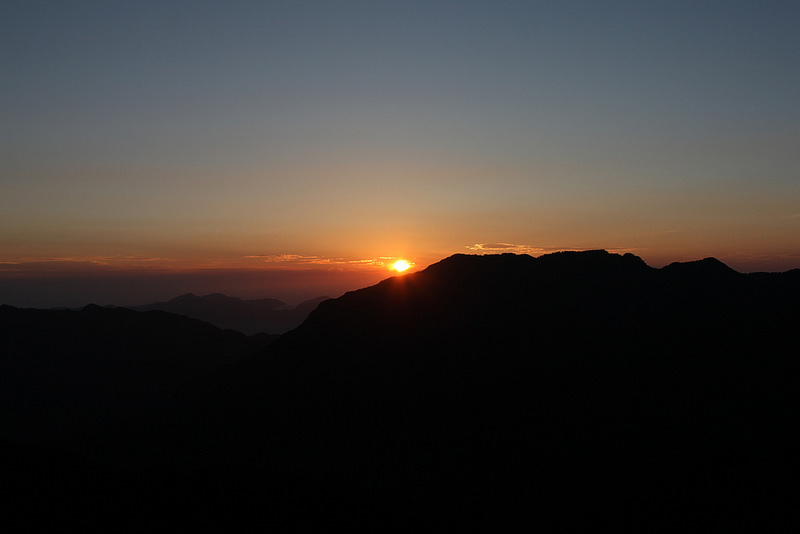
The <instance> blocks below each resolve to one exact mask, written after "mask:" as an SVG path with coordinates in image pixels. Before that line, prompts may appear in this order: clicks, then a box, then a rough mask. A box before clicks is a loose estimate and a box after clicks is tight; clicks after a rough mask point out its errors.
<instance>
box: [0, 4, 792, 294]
mask: <svg viewBox="0 0 800 534" xmlns="http://www.w3.org/2000/svg"><path fill="white" fill-rule="evenodd" d="M798 20H800V4H798V3H797V2H791V1H787V2H770V1H752V2H739V1H734V0H729V1H720V2H714V1H699V0H698V1H691V2H681V1H663V2H661V1H653V2H646V1H641V0H640V1H630V2H614V1H609V2H596V1H585V2H580V1H564V0H559V1H540V2H539V1H533V0H531V1H524V2H523V1H518V2H503V1H492V2H488V1H487V2H475V1H452V2H436V1H431V0H427V1H425V2H414V1H408V0H406V1H402V2H379V1H371V2H349V1H336V2H317V1H292V2H260V1H230V0H229V1H225V2H221V1H220V2H210V1H198V0H192V1H169V0H163V1H152V2H151V1H143V0H136V1H130V2H107V1H103V2H87V1H65V2H46V1H6V2H3V4H2V7H0V65H2V68H1V69H0V80H1V81H2V86H1V87H2V89H1V90H0V117H2V120H1V121H0V165H1V166H0V276H4V277H5V278H6V279H9V278H14V279H16V280H19V279H21V277H25V276H28V277H37V276H38V277H41V276H44V274H43V273H45V274H46V275H47V276H56V275H60V274H64V275H66V274H71V275H74V276H78V275H80V276H90V277H91V276H94V275H96V274H98V273H105V274H107V273H108V272H125V273H130V272H134V273H137V272H138V273H145V272H146V273H151V274H152V273H156V272H170V273H175V272H185V271H193V272H197V271H198V270H207V271H212V270H213V271H215V272H216V271H219V270H222V271H224V270H236V269H238V270H242V269H245V270H250V269H256V270H264V269H266V270H268V271H269V270H275V269H279V270H281V271H283V272H284V274H285V272H286V271H298V270H308V269H319V270H322V271H325V272H330V273H339V274H341V273H349V274H348V276H350V277H351V278H352V276H353V273H357V272H360V273H363V274H364V277H363V279H359V280H363V281H365V282H366V281H369V282H370V283H372V282H374V281H377V280H379V279H380V278H382V277H385V276H388V271H387V270H386V269H385V266H384V264H386V263H387V262H390V261H392V259H393V258H397V257H404V258H407V259H409V260H410V261H412V262H414V263H415V264H416V266H417V268H419V267H424V266H425V265H427V264H429V263H431V262H434V261H437V260H438V259H441V258H443V257H445V256H448V255H450V254H453V253H456V252H465V253H469V252H497V251H515V252H529V253H532V254H534V255H538V254H541V253H543V252H547V251H552V250H564V249H586V248H606V249H608V250H612V251H620V252H622V251H624V252H628V251H629V252H633V253H634V254H637V255H639V256H641V257H642V258H644V259H645V261H647V262H648V263H650V264H651V265H654V266H660V265H663V264H666V263H670V262H672V261H683V260H691V259H697V258H702V257H706V256H715V257H717V258H719V259H721V260H722V261H724V262H726V263H728V264H729V265H731V266H732V267H734V268H736V269H738V270H740V271H754V270H786V269H789V268H793V267H800V103H799V102H798V97H800V32H798V29H797V28H798V25H797V22H798ZM348 280H349V279H348ZM354 280H355V279H354ZM353 283H354V284H356V282H353ZM337 287H338V286H337ZM356 287H358V284H356V285H355V287H353V289H355V288H356ZM254 291H255V290H254ZM311 293H316V294H320V293H319V292H317V291H312V292H311ZM273 294H274V291H273ZM165 296H168V295H165ZM263 296H273V295H263ZM277 296H280V295H277ZM310 296H313V295H310ZM11 300H13V299H10V298H8V297H7V298H6V301H11ZM2 301H3V294H2V292H0V302H2ZM14 302H16V301H14ZM12 303H13V302H12Z"/></svg>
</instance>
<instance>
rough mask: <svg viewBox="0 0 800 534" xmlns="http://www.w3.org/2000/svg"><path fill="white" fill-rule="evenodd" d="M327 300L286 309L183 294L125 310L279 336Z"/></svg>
mask: <svg viewBox="0 0 800 534" xmlns="http://www.w3.org/2000/svg"><path fill="white" fill-rule="evenodd" d="M329 298H330V297H317V298H314V299H311V300H307V301H304V302H302V303H300V304H298V305H297V306H289V305H288V304H286V303H285V302H282V301H280V300H278V299H256V300H243V299H240V298H236V297H229V296H227V295H223V294H221V293H213V294H211V295H205V296H197V295H195V294H194V293H187V294H185V295H181V296H179V297H176V298H174V299H172V300H169V301H167V302H154V303H152V304H144V305H141V306H128V307H129V308H131V309H134V310H137V311H151V310H160V311H166V312H170V313H175V314H178V315H185V316H187V317H192V318H194V319H200V320H201V321H206V322H208V323H211V324H213V325H214V326H218V327H219V328H230V329H232V330H237V331H239V332H242V333H244V334H247V335H253V334H258V333H266V334H283V333H284V332H288V331H289V330H291V329H292V328H295V327H297V326H298V325H299V324H300V323H302V322H303V321H304V320H305V318H306V317H307V316H308V314H309V313H311V312H312V311H313V310H314V308H316V307H317V305H318V304H319V303H320V302H322V301H324V300H328V299H329Z"/></svg>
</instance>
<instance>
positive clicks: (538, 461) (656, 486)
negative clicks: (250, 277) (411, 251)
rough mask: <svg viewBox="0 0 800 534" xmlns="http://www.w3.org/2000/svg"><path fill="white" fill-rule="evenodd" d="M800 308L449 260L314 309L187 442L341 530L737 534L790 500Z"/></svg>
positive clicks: (613, 277)
mask: <svg viewBox="0 0 800 534" xmlns="http://www.w3.org/2000/svg"><path fill="white" fill-rule="evenodd" d="M798 297H800V284H798V279H797V276H796V274H795V273H785V274H783V275H774V276H772V275H770V276H760V275H759V276H754V275H744V274H740V273H736V272H735V271H732V270H730V269H727V268H726V267H724V266H722V265H721V264H720V263H719V262H717V261H716V260H704V261H701V262H697V263H694V264H691V265H689V266H683V265H673V266H670V267H669V268H665V269H653V268H650V267H648V266H647V265H645V264H644V262H642V261H641V259H639V258H637V257H635V256H632V255H625V256H619V255H614V254H608V253H606V252H604V251H592V252H583V253H571V252H570V253H559V254H553V255H547V256H543V257H541V258H531V257H528V256H515V255H500V256H463V255H457V256H453V257H451V258H448V259H446V260H443V261H441V262H439V263H437V264H435V265H432V266H431V267H429V268H428V269H425V270H424V271H421V272H419V273H414V274H410V275H406V276H398V277H394V278H391V279H388V280H385V281H383V282H381V283H380V284H378V285H376V286H373V287H370V288H366V289H362V290H359V291H355V292H352V293H348V294H346V295H344V296H343V297H341V298H339V299H335V300H330V301H326V302H323V303H322V304H321V305H320V306H319V307H318V308H317V310H316V311H314V312H313V313H312V314H311V315H310V316H309V318H308V319H307V320H306V322H305V323H303V325H301V326H300V327H299V328H297V329H296V330H294V331H292V332H289V333H287V334H285V335H284V336H282V337H281V338H280V339H279V340H278V341H277V342H276V343H275V344H274V345H272V346H271V347H270V350H269V353H268V354H266V355H265V356H263V357H259V358H253V359H249V360H247V361H243V362H242V363H241V364H239V365H236V366H234V367H232V368H230V369H229V370H228V372H227V373H226V374H223V375H218V376H217V377H216V379H215V380H214V381H213V382H212V383H211V384H208V383H207V384H206V386H205V388H206V389H202V388H200V389H199V390H198V391H203V392H204V393H202V395H201V397H202V399H201V400H198V399H195V401H193V402H191V403H190V404H189V405H190V406H193V407H194V408H189V412H192V410H195V409H197V407H198V406H200V405H201V404H202V403H203V402H205V403H207V404H206V405H205V406H206V408H204V409H199V410H198V411H196V412H193V414H194V415H193V417H194V418H196V419H195V421H198V422H199V426H202V428H198V427H197V426H193V425H192V424H189V425H188V426H186V427H183V428H182V429H181V430H180V432H181V433H182V434H184V435H196V436H198V439H200V440H202V442H203V443H204V446H205V447H207V448H206V449H204V450H205V451H206V452H207V451H208V450H214V451H216V452H215V453H214V454H213V456H214V457H216V458H217V459H222V460H221V463H222V464H239V463H242V464H246V465H249V466H251V467H252V468H254V469H256V468H258V469H265V470H267V471H268V472H269V471H276V470H277V471H283V472H291V473H297V474H302V476H303V477H306V478H307V479H309V480H313V481H315V482H314V484H315V485H318V486H319V487H323V488H328V491H329V492H330V498H331V499H332V502H336V503H338V505H337V510H338V511H339V513H342V514H347V513H356V512H355V511H354V510H353V508H352V507H351V505H352V503H354V502H360V501H359V500H360V499H366V502H368V503H369V505H370V507H371V508H372V509H374V510H380V511H381V514H384V513H385V514H388V515H390V516H392V517H394V518H395V520H399V519H398V518H399V517H403V516H404V514H409V513H411V512H410V510H413V511H414V513H420V512H421V511H422V510H437V513H439V514H440V517H455V516H458V514H459V513H462V514H463V513H467V512H466V511H469V512H468V515H469V516H473V515H479V516H483V517H487V516H488V517H491V516H503V517H506V516H515V517H516V516H518V515H519V514H520V513H521V512H523V511H525V512H526V513H528V512H531V513H534V514H536V517H537V518H538V519H539V520H541V521H543V522H548V523H549V522H550V521H556V522H561V525H562V526H569V525H570V524H575V525H582V526H599V525H610V526H628V527H631V526H637V527H642V526H645V525H652V524H654V523H657V524H671V525H672V526H679V525H680V524H682V521H683V520H684V519H685V518H686V517H689V516H690V515H692V516H699V517H702V518H704V520H706V521H709V522H711V523H714V524H716V525H717V526H731V525H734V524H736V525H741V524H742V522H744V524H746V521H748V520H753V521H756V516H755V515H748V514H746V512H747V511H748V510H749V509H750V508H748V507H752V508H753V509H759V510H762V511H763V510H765V509H766V510H771V513H778V512H779V511H781V510H783V509H784V508H785V507H787V506H790V502H791V500H792V495H793V493H788V492H785V491H784V490H783V489H782V488H783V487H784V485H786V484H789V483H791V481H792V480H793V477H794V476H795V475H796V473H797V460H796V459H795V455H794V453H793V452H792V451H793V450H794V447H795V445H796V443H795V442H794V440H793V439H792V431H791V430H790V429H791V428H793V427H794V425H795V424H796V423H797V416H796V410H795V406H796V403H797V396H796V383H797V378H798V363H797V357H796V352H795V351H793V350H791V349H789V350H787V347H791V346H792V344H793V343H794V340H795V336H796V333H795V331H796V325H797V324H800V322H799V321H798V320H800V311H799V310H798V307H797V306H796V302H798ZM208 388H211V389H210V390H209V389H208ZM195 433H196V434H195ZM234 450H235V451H236V454H235V455H234V454H233V453H232V451H234ZM234 456H235V457H234ZM755 487H758V488H760V489H759V491H758V492H757V493H755V494H754V492H753V488H755ZM406 519H408V516H407V515H406ZM671 521H672V523H670V522H671ZM756 524H757V523H753V526H755V525H756Z"/></svg>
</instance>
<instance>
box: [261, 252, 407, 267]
mask: <svg viewBox="0 0 800 534" xmlns="http://www.w3.org/2000/svg"><path fill="white" fill-rule="evenodd" d="M245 258H246V259H257V260H261V261H262V262H264V263H270V264H276V265H280V266H282V267H290V266H304V267H313V266H333V267H335V266H355V267H386V266H388V265H389V264H390V263H394V262H395V261H396V260H397V259H399V258H396V257H390V256H380V257H378V258H361V259H347V258H341V257H325V256H306V255H303V254H251V255H248V256H245Z"/></svg>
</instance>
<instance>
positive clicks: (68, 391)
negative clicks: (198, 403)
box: [0, 305, 265, 444]
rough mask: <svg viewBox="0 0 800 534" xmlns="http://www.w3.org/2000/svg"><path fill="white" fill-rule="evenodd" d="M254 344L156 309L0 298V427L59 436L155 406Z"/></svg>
mask: <svg viewBox="0 0 800 534" xmlns="http://www.w3.org/2000/svg"><path fill="white" fill-rule="evenodd" d="M264 344H265V342H264V341H262V340H260V339H258V338H247V337H246V336H244V335H242V334H239V333H238V332H233V331H230V330H227V331H225V330H220V329H218V328H216V327H214V326H211V325H210V324H207V323H204V322H201V321H197V320H194V319H188V318H186V317H181V316H178V315H173V314H169V313H164V312H156V311H154V312H144V313H142V312H134V311H131V310H126V309H123V308H116V309H110V308H102V307H99V306H93V305H90V306H86V307H85V308H83V309H82V310H80V311H72V310H37V309H20V308H13V307H11V306H0V395H2V402H1V404H2V406H3V409H2V412H0V415H2V423H1V424H0V433H2V435H4V436H6V437H11V438H14V439H26V440H35V441H40V440H46V441H52V442H55V443H60V444H63V443H65V442H68V441H69V440H71V439H73V438H74V437H75V434H76V433H78V432H80V431H85V430H87V429H88V428H91V427H96V426H97V425H101V424H103V421H111V420H115V421H120V420H124V419H125V418H126V417H131V416H132V415H134V414H140V413H142V412H143V410H148V409H151V408H153V407H157V406H159V405H162V404H164V403H165V402H167V401H168V400H169V398H170V397H171V396H172V395H173V394H174V392H175V391H176V390H177V388H178V387H179V386H180V385H181V384H183V383H185V382H188V381H190V380H192V379H196V378H197V377H199V376H201V375H203V374H205V373H208V372H210V371H211V370H213V369H216V368H220V367H222V366H224V365H227V364H230V363H231V362H233V361H235V360H237V359H239V358H242V357H244V356H248V355H250V354H253V353H254V352H255V351H257V350H258V349H259V348H261V347H263V346H264Z"/></svg>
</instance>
